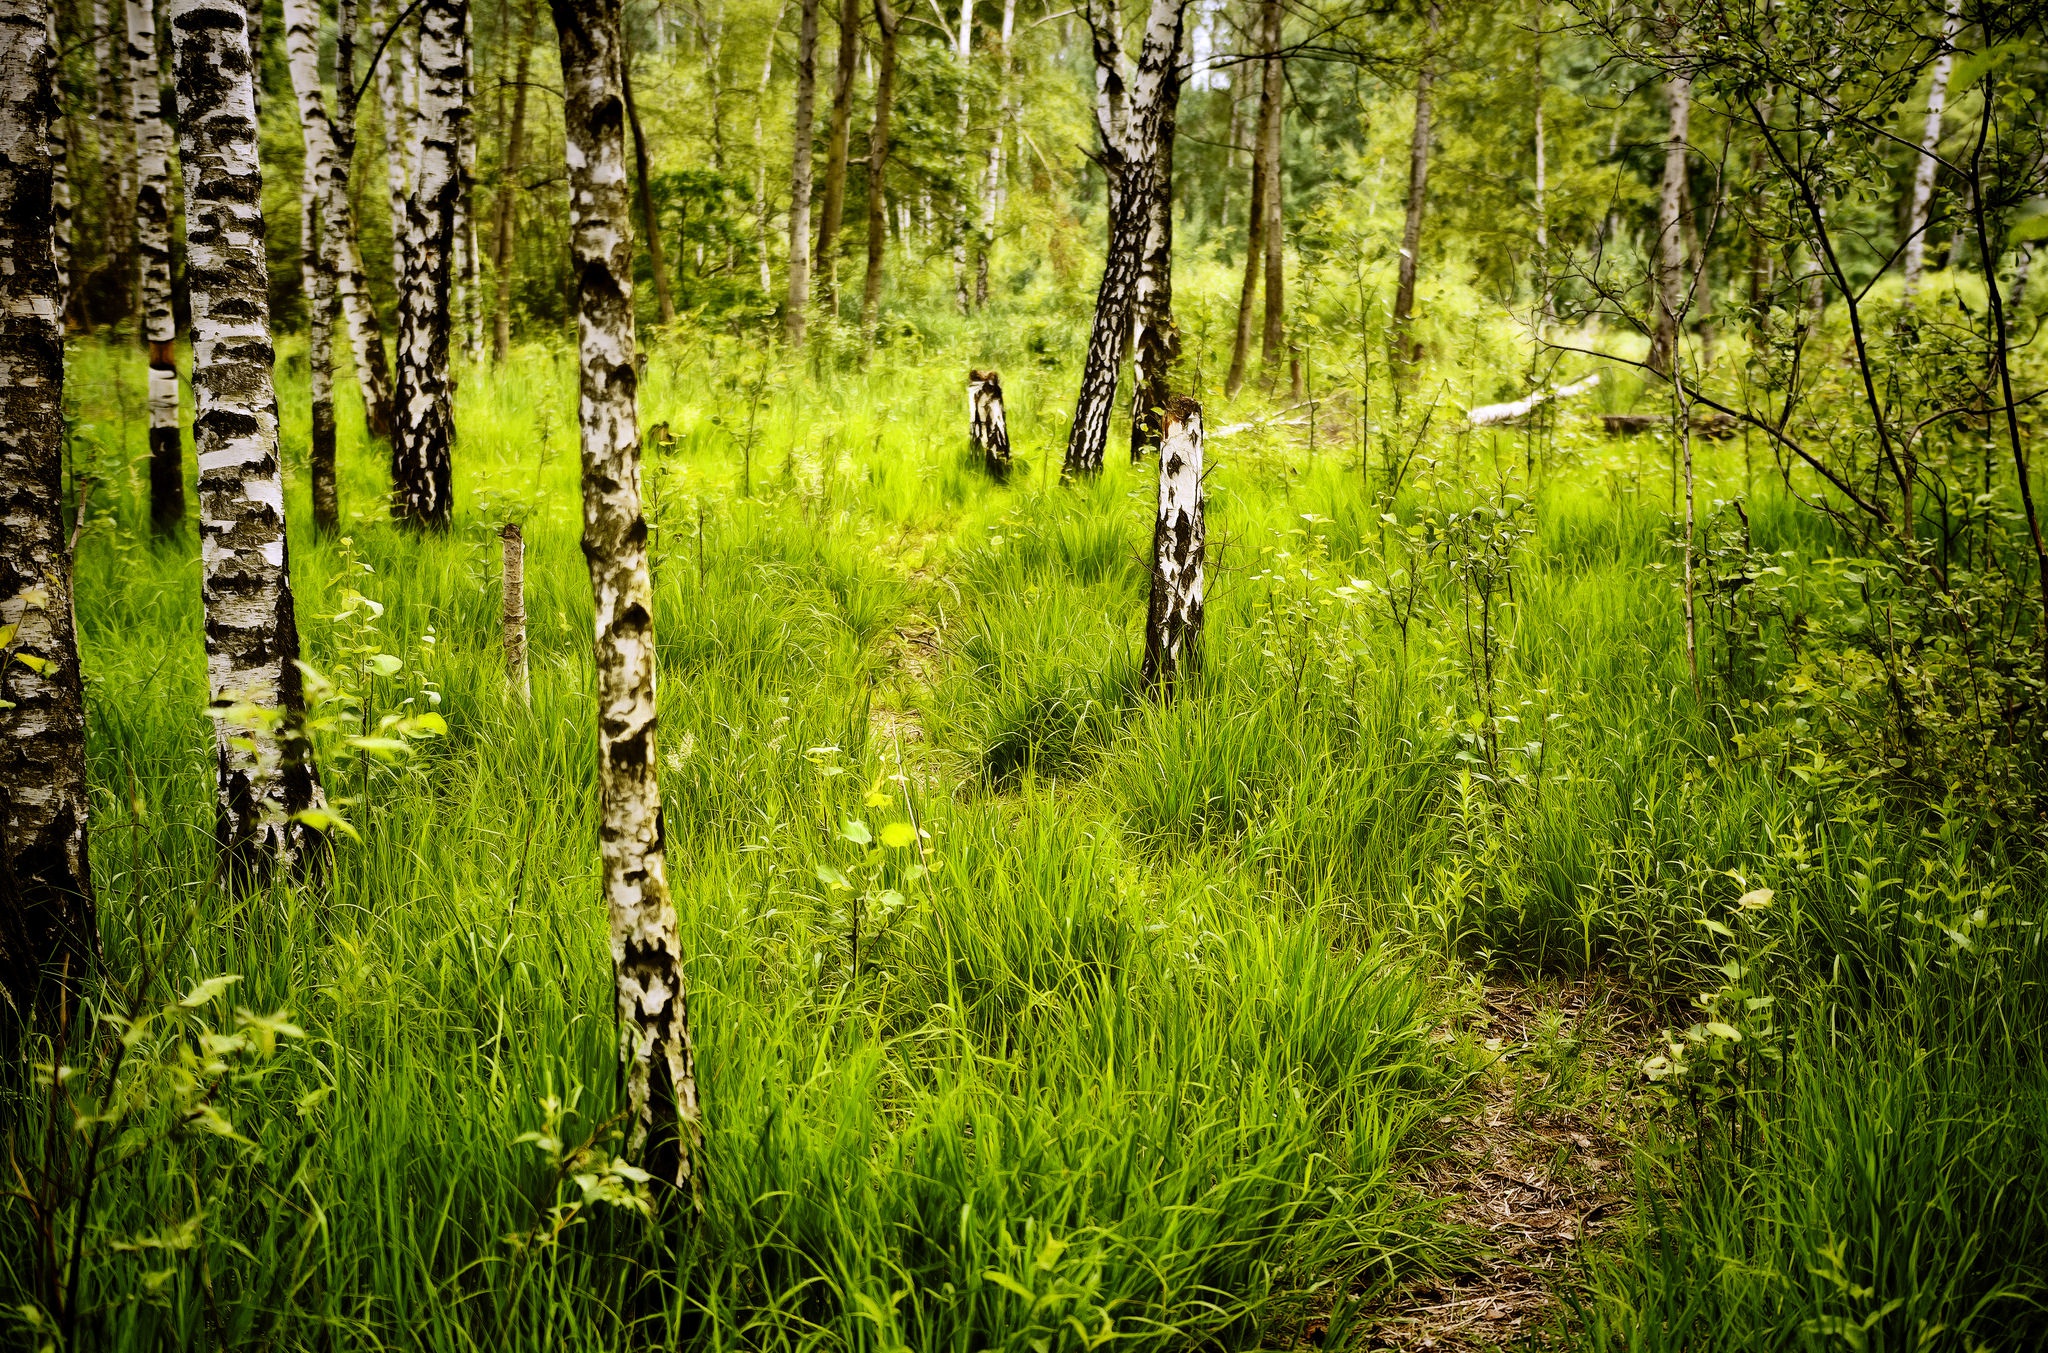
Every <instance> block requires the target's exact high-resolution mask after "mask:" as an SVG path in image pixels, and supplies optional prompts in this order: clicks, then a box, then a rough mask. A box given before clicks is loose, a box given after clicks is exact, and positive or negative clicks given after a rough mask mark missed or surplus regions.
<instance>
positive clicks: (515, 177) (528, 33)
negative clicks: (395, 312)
mask: <svg viewBox="0 0 2048 1353" xmlns="http://www.w3.org/2000/svg"><path fill="white" fill-rule="evenodd" d="M539 24H540V0H526V15H525V18H524V19H523V20H522V21H521V24H520V29H519V55H518V56H517V57H516V58H515V59H514V61H513V66H512V69H513V80H514V85H513V89H512V130H511V132H510V134H509V135H508V136H507V137H506V140H505V163H504V167H503V168H502V169H501V170H500V171H499V173H498V203H497V207H498V229H497V236H496V238H495V239H493V240H492V242H491V243H492V259H491V273H492V281H493V284H494V285H495V286H496V288H497V296H496V303H495V304H494V305H493V306H492V318H491V359H492V360H493V361H495V362H503V361H504V360H505V359H506V358H508V357H510V356H511V355H512V232H513V230H514V228H515V227H516V226H517V225H518V223H519V213H518V207H517V205H516V204H517V202H518V196H519V165H520V158H521V157H522V156H523V155H524V154H525V153H526V77H527V73H528V72H529V71H530V70H531V69H532V61H533V35H534V30H535V29H536V28H537V27H538V26H539Z"/></svg>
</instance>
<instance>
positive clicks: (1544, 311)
mask: <svg viewBox="0 0 2048 1353" xmlns="http://www.w3.org/2000/svg"><path fill="white" fill-rule="evenodd" d="M1529 65H1530V71H1531V82H1532V84H1533V85H1534V88H1533V89H1532V90H1531V91H1530V92H1531V98H1532V101H1533V102H1534V104H1535V114H1534V118H1533V121H1534V122H1535V132H1536V135H1535V142H1536V204H1535V205H1536V333H1537V336H1538V337H1541V336H1542V334H1543V329H1544V326H1545V325H1546V324H1548V323H1549V322H1550V311H1551V294H1550V214H1549V208H1548V205H1547V203H1546V200H1545V195H1546V191H1547V189H1548V186H1549V184H1548V182H1547V180H1548V177H1549V176H1548V172H1547V170H1548V163H1547V159H1546V152H1547V150H1548V147H1547V146H1546V145H1545V144H1544V139H1543V94H1544V81H1543V7H1542V6H1541V5H1540V4H1539V5H1538V6H1537V9H1536V47H1535V51H1534V52H1533V53H1532V54H1531V59H1530V62H1529Z"/></svg>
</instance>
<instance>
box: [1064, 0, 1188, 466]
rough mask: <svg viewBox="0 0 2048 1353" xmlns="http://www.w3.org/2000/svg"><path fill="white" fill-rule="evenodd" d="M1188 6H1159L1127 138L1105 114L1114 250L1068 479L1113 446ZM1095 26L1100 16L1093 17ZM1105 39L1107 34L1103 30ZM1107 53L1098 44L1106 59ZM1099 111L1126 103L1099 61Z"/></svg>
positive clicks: (1143, 51) (1128, 107)
mask: <svg viewBox="0 0 2048 1353" xmlns="http://www.w3.org/2000/svg"><path fill="white" fill-rule="evenodd" d="M1186 10H1187V0H1152V10H1151V13H1150V14H1149V15H1148V16H1147V18H1146V22H1145V38H1144V43H1143V46H1142V47H1141V48H1140V49H1139V56H1138V66H1137V71H1136V73H1135V76H1134V78H1133V79H1132V81H1131V86H1130V93H1129V96H1128V100H1127V101H1125V102H1124V108H1123V112H1122V115H1121V117H1119V118H1116V119H1115V121H1116V122H1117V123H1120V124H1121V129H1122V130H1121V134H1120V135H1114V136H1112V135H1109V134H1107V133H1108V129H1109V127H1110V126H1111V123H1110V122H1109V121H1106V120H1104V118H1103V117H1102V115H1101V113H1100V112H1098V115H1097V122H1098V129H1099V130H1100V131H1101V132H1103V133H1104V136H1103V146H1102V162H1103V167H1104V170H1105V173H1106V175H1107V177H1108V179H1109V183H1110V213H1109V250H1108V257H1107V258H1106V259H1105V260H1104V263H1103V268H1102V284H1101V286H1100V287H1099V288H1098V289H1097V291H1096V293H1095V323H1094V327H1093V328H1092V329H1091V330H1090V332H1089V335H1088V355H1087V358H1086V360H1085V362H1084V364H1083V366H1082V369H1081V393H1080V397H1079V398H1078V399H1077V400H1076V402H1075V407H1074V422H1073V426H1072V427H1071V428H1070V429H1069V431H1068V434H1067V454H1066V460H1065V464H1064V467H1063V470H1062V473H1063V474H1065V475H1067V476H1073V475H1076V474H1086V475H1092V474H1095V473H1097V472H1099V471H1100V470H1101V469H1102V453H1103V451H1104V450H1105V449H1106V447H1107V446H1108V443H1109V415H1110V410H1111V408H1112V407H1113V406H1114V405H1115V402H1116V381H1117V366H1118V364H1119V363H1120V362H1121V361H1122V359H1123V350H1124V343H1125V341H1126V340H1127V339H1128V338H1129V336H1130V329H1131V290H1132V288H1133V286H1134V285H1135V283H1136V282H1137V277H1138V257H1139V253H1140V251H1141V250H1142V248H1143V246H1144V239H1145V226H1146V222H1147V220H1148V218H1149V210H1150V199H1151V193H1150V188H1151V181H1152V178H1153V177H1154V173H1155V163H1156V161H1157V159H1158V154H1159V133H1160V130H1161V119H1162V118H1163V117H1164V116H1165V113H1166V109H1167V105H1168V103H1169V101H1170V100H1171V99H1172V98H1174V97H1175V96H1177V94H1178V92H1179V82H1178V81H1177V80H1175V79H1174V78H1173V65H1174V62H1175V61H1177V60H1178V59H1179V53H1180V37H1181V21H1182V19H1183V17H1184V16H1185V14H1186ZM1090 17H1091V21H1092V20H1093V19H1094V16H1092V15H1091V16H1090ZM1096 28H1097V32H1098V34H1100V33H1101V31H1102V30H1101V26H1100V25H1099V24H1098V25H1096ZM1103 46H1104V42H1103V39H1102V37H1100V36H1098V39H1097V49H1098V52H1099V51H1100V50H1101V49H1102V47H1103ZM1096 80H1097V87H1098V91H1099V92H1098V98H1097V104H1098V109H1100V108H1101V107H1102V106H1103V105H1104V104H1105V103H1108V102H1109V101H1110V100H1109V99H1108V97H1107V95H1106V93H1104V92H1101V91H1103V90H1104V86H1105V82H1106V81H1107V82H1109V83H1112V84H1113V85H1114V89H1113V90H1112V91H1109V92H1113V93H1115V94H1117V95H1118V96H1121V91H1122V83H1123V79H1122V73H1121V71H1120V70H1115V71H1108V72H1105V70H1104V69H1103V63H1102V61H1101V59H1100V57H1098V59H1097V72H1096Z"/></svg>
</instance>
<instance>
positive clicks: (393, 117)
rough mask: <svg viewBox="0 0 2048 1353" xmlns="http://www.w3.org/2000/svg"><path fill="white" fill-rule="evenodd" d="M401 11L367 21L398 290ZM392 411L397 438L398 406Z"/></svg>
mask: <svg viewBox="0 0 2048 1353" xmlns="http://www.w3.org/2000/svg"><path fill="white" fill-rule="evenodd" d="M373 2H374V0H373ZM403 12H404V9H403V5H402V3H401V0H392V5H391V18H390V19H388V20H387V19H386V18H385V17H384V16H383V15H382V14H381V13H380V14H379V15H378V17H377V18H376V19H374V20H373V21H372V22H371V24H370V37H371V45H372V47H373V48H374V47H375V46H377V45H379V44H382V45H383V47H384V59H383V60H382V61H380V62H378V63H377V110H378V112H379V113H380V114H381V115H382V119H383V123H384V187H385V193H386V196H387V198H388V200H389V202H390V206H391V281H392V285H393V287H394V288H396V289H398V290H399V291H400V292H401V293H402V292H403V290H404V287H405V203H406V199H408V198H410V197H411V196H412V163H411V161H410V160H408V159H407V158H406V157H407V154H408V151H409V148H410V146H411V144H412V113H411V107H410V105H409V104H408V103H407V102H406V98H405V84H406V80H405V67H406V65H407V64H408V62H409V61H410V59H411V53H410V52H409V51H408V50H407V44H406V35H405V33H404V32H403V31H398V32H393V31H392V25H394V24H396V23H397V22H398V16H399V15H401V14H403ZM387 34H388V35H389V36H388V39H387V36H386V35H387ZM392 415H393V427H392V436H393V438H394V439H396V437H397V426H396V422H397V410H395V409H394V410H393V411H392Z"/></svg>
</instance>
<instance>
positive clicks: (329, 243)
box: [314, 0, 391, 440]
mask: <svg viewBox="0 0 2048 1353" xmlns="http://www.w3.org/2000/svg"><path fill="white" fill-rule="evenodd" d="M337 8H338V19H339V22H338V23H337V24H336V26H335V37H334V81H335V89H336V97H335V104H334V115H333V117H332V118H331V119H329V124H328V125H329V127H330V129H331V138H330V139H331V144H332V147H333V152H334V158H333V163H332V165H331V166H330V168H329V171H328V174H327V180H326V182H327V197H326V199H325V201H324V203H323V204H322V214H321V221H322V228H323V232H324V233H323V234H322V236H321V238H322V239H323V240H324V241H325V242H326V248H327V252H328V260H329V261H328V269H329V271H330V272H331V273H332V274H333V276H334V285H335V291H336V292H337V293H338V294H339V296H340V298H341V315H342V320H343V322H344V323H345V324H346V326H347V329H348V344H349V348H350V350H351V351H352V352H353V353H354V356H355V369H356V383H357V384H358V385H360V386H361V387H362V395H363V417H364V421H365V422H367V423H368V424H369V429H370V435H371V436H373V437H381V438H384V439H386V440H389V438H390V436H391V364H390V361H389V359H388V358H387V357H386V356H385V354H384V324H383V321H381V320H380V319H378V318H377V309H376V307H375V306H373V305H372V304H371V303H370V286H369V283H368V281H366V280H365V278H364V275H363V255H362V245H361V242H360V241H359V240H358V238H357V235H356V219H355V206H354V203H353V201H352V199H351V197H350V194H349V176H350V174H351V173H352V172H353V166H354V164H355V157H356V99H355V86H356V59H355V58H356V0H341V3H340V5H339V6H338V7H337ZM315 12H316V14H317V10H316V11H315ZM318 31H319V25H318V23H317V22H316V23H315V24H314V32H316V33H317V32H318ZM316 88H317V86H316ZM323 109H324V100H323Z"/></svg>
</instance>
